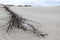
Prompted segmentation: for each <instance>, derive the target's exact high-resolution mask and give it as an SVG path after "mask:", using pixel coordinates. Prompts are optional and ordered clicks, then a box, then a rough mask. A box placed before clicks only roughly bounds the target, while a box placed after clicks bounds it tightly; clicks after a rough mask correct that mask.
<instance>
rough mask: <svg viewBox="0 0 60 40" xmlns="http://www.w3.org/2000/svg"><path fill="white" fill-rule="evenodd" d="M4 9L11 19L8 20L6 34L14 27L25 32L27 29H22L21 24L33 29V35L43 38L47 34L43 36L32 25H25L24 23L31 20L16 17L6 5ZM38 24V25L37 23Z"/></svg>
mask: <svg viewBox="0 0 60 40" xmlns="http://www.w3.org/2000/svg"><path fill="white" fill-rule="evenodd" d="M4 8H5V10H6V11H7V12H9V14H10V15H11V18H10V21H9V22H8V25H9V26H8V27H7V32H8V31H9V30H10V29H13V27H16V28H20V29H23V30H25V31H27V29H26V28H25V27H24V25H23V24H27V25H28V26H30V27H31V28H32V29H33V31H32V32H33V33H34V34H37V33H38V35H40V36H42V37H45V35H47V34H43V33H40V32H39V31H38V30H37V29H36V28H35V27H34V25H31V24H29V23H25V22H26V21H32V20H27V19H25V18H23V17H21V16H18V15H17V14H16V13H14V12H13V11H11V10H10V9H9V8H8V7H7V6H6V5H4ZM32 22H35V21H32ZM35 23H38V22H35ZM38 24H40V23H38Z"/></svg>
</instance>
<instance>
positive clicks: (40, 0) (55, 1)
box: [0, 0, 60, 6]
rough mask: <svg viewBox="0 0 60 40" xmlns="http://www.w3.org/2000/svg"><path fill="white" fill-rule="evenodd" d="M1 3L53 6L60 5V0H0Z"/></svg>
mask: <svg viewBox="0 0 60 40" xmlns="http://www.w3.org/2000/svg"><path fill="white" fill-rule="evenodd" d="M0 3H4V4H14V5H19V4H21V5H25V4H30V5H33V6H52V5H60V0H0Z"/></svg>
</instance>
